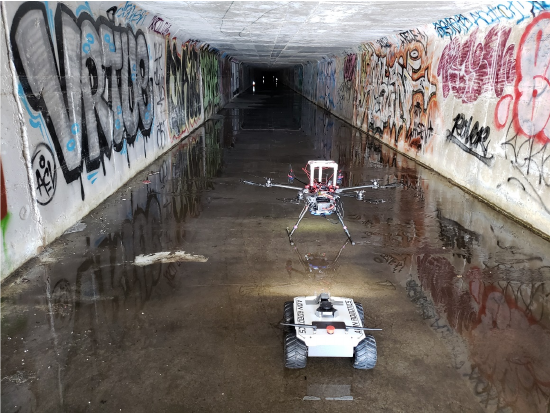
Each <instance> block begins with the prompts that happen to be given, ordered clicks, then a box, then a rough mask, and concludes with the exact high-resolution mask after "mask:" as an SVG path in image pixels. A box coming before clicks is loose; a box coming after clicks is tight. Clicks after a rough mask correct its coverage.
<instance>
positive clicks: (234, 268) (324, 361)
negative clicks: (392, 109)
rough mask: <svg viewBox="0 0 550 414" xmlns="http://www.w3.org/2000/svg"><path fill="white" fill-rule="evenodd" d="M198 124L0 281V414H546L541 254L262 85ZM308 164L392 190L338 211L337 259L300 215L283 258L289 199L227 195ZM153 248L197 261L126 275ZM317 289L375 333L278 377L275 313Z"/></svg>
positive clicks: (400, 162) (347, 202) (549, 275)
mask: <svg viewBox="0 0 550 414" xmlns="http://www.w3.org/2000/svg"><path fill="white" fill-rule="evenodd" d="M215 118H216V119H215V120H213V121H209V123H208V124H207V125H206V128H205V129H204V130H198V131H196V133H195V134H194V135H193V136H192V137H191V138H190V139H189V140H188V141H187V142H186V143H184V144H181V145H179V146H177V147H175V148H174V149H173V150H172V151H170V152H169V153H168V154H167V155H166V156H164V157H162V158H160V159H158V160H156V161H155V162H154V163H153V164H152V165H151V166H150V167H148V168H147V170H146V171H143V172H142V173H140V174H138V175H137V176H136V177H135V178H134V179H133V180H131V181H130V182H129V183H128V185H127V186H126V187H125V188H123V189H122V190H120V191H119V192H117V193H115V194H114V195H113V196H111V197H109V198H108V199H107V200H106V201H105V202H104V203H103V204H102V205H100V206H99V207H98V208H96V209H95V210H94V211H93V212H92V213H91V214H90V215H88V216H87V217H85V218H84V219H83V220H82V224H81V225H79V226H76V227H75V229H73V230H74V231H72V232H70V233H67V234H65V235H64V236H62V237H61V238H59V239H58V240H57V241H56V242H54V243H52V244H51V245H50V246H48V248H47V249H46V250H45V251H44V252H43V253H42V254H41V255H40V256H39V257H38V258H37V259H33V260H31V261H30V262H28V263H27V264H26V265H25V266H23V267H22V268H21V269H19V270H18V271H17V272H15V273H14V274H13V275H12V276H11V277H10V278H9V280H7V281H6V283H4V284H3V287H2V332H1V341H2V403H1V404H2V405H1V407H2V411H5V412H12V411H13V412H17V411H100V412H121V411H122V412H126V411H151V412H152V411H155V412H156V411H217V412H220V411H221V412H225V411H243V412H246V411H269V412H281V411H282V412H286V411H308V412H317V411H322V412H327V411H328V412H339V411H346V412H347V411H349V412H356V411H360V412H370V411H437V412H440V411H445V412H457V411H460V412H471V411H476V412H478V411H547V410H548V395H549V392H550V386H549V385H548V384H549V383H550V382H549V381H550V378H549V373H550V367H549V362H548V355H549V351H550V333H549V329H550V320H549V316H548V315H549V312H548V311H549V303H548V302H549V300H550V299H549V296H550V295H549V294H550V288H549V286H548V282H549V280H550V272H549V269H550V259H549V258H550V254H549V253H550V246H549V244H548V243H547V242H546V241H544V240H542V239H540V238H539V237H537V236H536V235H533V234H531V233H529V232H528V231H527V230H525V229H523V228H522V227H520V226H518V225H517V224H515V223H514V222H512V221H510V220H508V219H506V218H504V217H502V216H500V215H499V214H498V213H496V212H495V211H493V210H492V209H490V208H488V207H487V206H485V205H483V204H481V203H480V202H478V201H476V200H475V199H473V198H471V197H470V196H468V195H466V194H464V193H462V192H461V191H460V190H459V189H457V188H453V187H452V186H451V185H450V184H449V183H448V182H446V181H445V180H443V179H442V178H441V177H439V176H438V175H436V174H435V173H432V172H430V171H427V170H425V169H422V168H420V167H418V166H417V165H415V164H414V162H412V161H410V160H408V159H406V158H404V157H402V156H401V155H399V154H397V153H395V152H394V151H393V150H390V149H388V148H386V147H385V146H383V145H382V144H380V143H378V142H376V141H374V140H372V139H370V138H369V137H367V136H366V135H365V134H363V133H361V132H359V131H357V130H355V129H353V128H352V127H351V126H349V125H347V124H345V123H343V122H341V121H340V120H338V119H336V118H334V117H332V116H331V115H329V114H327V113H326V112H324V111H323V110H321V109H319V108H317V107H315V106H314V105H312V104H311V103H309V102H308V101H306V100H305V99H304V98H302V97H300V96H299V95H297V94H295V93H293V92H291V91H290V90H288V89H284V88H282V87H281V86H280V85H278V86H277V87H275V85H271V84H269V85H257V89H256V91H255V93H254V94H252V92H251V91H249V92H248V93H246V94H243V95H242V96H241V97H240V98H239V99H237V100H236V101H234V102H233V103H231V104H229V105H228V106H227V107H226V108H225V109H224V110H222V111H221V112H220V114H219V115H218V116H216V117H215ZM317 158H327V159H334V160H335V161H337V162H338V163H339V164H340V166H341V167H342V168H343V170H344V185H359V184H362V183H369V180H371V179H381V180H383V182H399V183H402V186H401V187H400V188H397V189H387V190H382V189H380V190H369V191H368V192H367V194H366V195H365V198H366V202H361V201H357V200H354V199H353V198H349V199H348V198H346V199H344V210H345V217H344V220H345V222H346V224H347V226H348V228H349V231H350V233H351V235H352V237H353V238H354V239H355V240H356V242H357V243H356V245H355V246H351V245H350V244H347V245H346V244H345V243H346V237H345V235H344V233H343V231H342V228H341V226H340V225H338V224H333V223H332V222H331V221H332V220H330V221H329V220H326V219H324V218H320V217H313V216H310V215H308V216H306V218H305V219H304V221H303V222H302V224H301V225H300V227H299V229H298V231H297V232H296V234H295V240H296V245H295V246H291V245H290V244H289V242H288V239H287V237H286V232H285V228H286V227H290V226H292V225H293V224H294V223H295V221H296V219H297V216H298V214H299V211H300V209H301V207H300V206H297V205H295V204H291V203H285V202H284V201H282V199H285V198H288V197H293V196H294V195H295V194H294V193H293V192H292V191H287V190H283V189H275V188H270V189H267V188H260V187H254V186H247V185H245V184H243V183H241V182H240V180H241V179H248V180H254V181H257V182H262V181H263V177H267V176H269V177H272V178H274V179H276V180H277V181H279V182H282V183H284V182H285V180H286V175H287V173H288V169H289V164H291V165H292V167H293V169H294V171H295V172H296V173H297V176H299V177H302V178H303V176H301V175H300V169H301V167H302V166H305V164H306V162H307V161H308V160H309V159H317ZM329 218H330V217H329ZM342 246H344V248H343V249H342ZM341 249H342V250H341ZM340 250H341V253H340ZM172 251H174V252H175V251H177V252H185V254H187V255H189V257H191V258H192V257H195V256H197V257H198V256H201V257H205V258H207V259H208V260H207V261H203V260H196V261H193V260H192V259H190V261H189V260H185V261H178V262H173V263H155V264H151V265H149V266H136V265H135V264H134V260H135V258H136V257H138V256H140V255H147V254H152V253H159V252H172ZM339 253H340V254H339ZM182 254H183V253H182ZM306 254H310V255H311V256H312V257H316V258H317V259H318V260H321V259H322V258H323V257H325V258H328V259H327V260H328V261H329V262H330V263H329V264H330V266H329V268H328V269H324V270H323V271H322V272H318V271H313V272H310V271H309V267H308V266H307V262H305V259H304V257H305V255H306ZM323 254H324V255H325V256H323ZM338 254H339V256H338ZM186 257H188V256H186ZM336 257H338V258H337V260H336V261H334V258H336ZM323 291H328V292H330V293H331V294H332V295H335V296H349V297H352V298H354V299H355V300H356V301H359V302H361V303H362V304H363V306H364V309H365V319H366V324H367V325H368V326H371V327H379V328H382V329H383V331H381V332H376V333H374V336H375V338H376V341H377V344H378V363H377V365H376V367H375V368H374V369H373V370H369V371H359V370H354V369H353V367H352V364H351V361H350V360H349V359H347V358H310V359H309V360H308V365H307V368H305V369H301V370H289V369H286V368H284V363H283V345H282V344H283V332H282V329H281V327H280V325H279V322H280V321H281V319H282V311H283V303H284V302H285V301H287V300H290V299H291V298H292V297H294V296H298V295H312V294H314V293H320V292H323Z"/></svg>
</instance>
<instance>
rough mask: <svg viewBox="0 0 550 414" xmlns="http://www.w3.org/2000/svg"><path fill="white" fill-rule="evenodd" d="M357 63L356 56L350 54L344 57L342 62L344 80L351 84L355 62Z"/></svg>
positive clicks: (353, 78)
mask: <svg viewBox="0 0 550 414" xmlns="http://www.w3.org/2000/svg"><path fill="white" fill-rule="evenodd" d="M356 61H357V55H356V54H351V55H347V56H346V60H345V61H344V80H346V81H348V82H353V81H354V80H355V62H356Z"/></svg>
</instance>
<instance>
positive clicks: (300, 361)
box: [281, 293, 381, 369]
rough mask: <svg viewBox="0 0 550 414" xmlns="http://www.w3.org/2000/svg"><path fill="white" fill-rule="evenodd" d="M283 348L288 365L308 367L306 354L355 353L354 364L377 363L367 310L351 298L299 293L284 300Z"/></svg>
mask: <svg viewBox="0 0 550 414" xmlns="http://www.w3.org/2000/svg"><path fill="white" fill-rule="evenodd" d="M281 325H283V326H284V331H285V338H284V351H285V366H286V367H287V368H305V366H306V363H307V357H352V358H353V367H354V368H357V369H372V368H374V366H375V365H376V341H375V340H374V337H373V336H372V335H368V334H366V333H365V331H381V329H377V328H365V327H364V311H363V306H362V305H361V304H360V303H356V302H354V300H353V299H350V298H341V297H332V298H331V297H330V294H328V293H321V294H320V295H319V296H298V297H296V298H294V301H289V302H285V307H284V322H281Z"/></svg>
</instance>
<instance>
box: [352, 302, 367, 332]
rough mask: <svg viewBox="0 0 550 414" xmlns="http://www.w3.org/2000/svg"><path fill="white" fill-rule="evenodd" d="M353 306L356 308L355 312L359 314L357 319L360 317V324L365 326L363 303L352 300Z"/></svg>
mask: <svg viewBox="0 0 550 414" xmlns="http://www.w3.org/2000/svg"><path fill="white" fill-rule="evenodd" d="M354 303H355V307H356V308H357V313H358V314H359V319H361V325H363V326H365V311H364V310H363V305H361V304H360V303H359V302H354Z"/></svg>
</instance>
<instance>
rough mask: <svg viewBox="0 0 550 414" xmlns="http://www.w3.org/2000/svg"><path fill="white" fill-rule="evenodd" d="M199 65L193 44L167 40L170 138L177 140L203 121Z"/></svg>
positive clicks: (197, 53) (197, 54) (167, 92)
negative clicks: (179, 43) (181, 43)
mask: <svg viewBox="0 0 550 414" xmlns="http://www.w3.org/2000/svg"><path fill="white" fill-rule="evenodd" d="M199 65H200V62H199V52H198V50H197V48H196V45H195V44H194V43H191V42H186V43H184V44H183V45H181V47H180V46H179V45H178V43H177V40H176V39H167V40H166V97H167V104H168V126H169V130H170V138H171V139H172V140H177V139H180V138H181V137H182V136H183V135H184V134H186V133H187V132H189V131H191V130H193V129H194V128H195V127H196V126H197V125H198V124H199V122H200V121H201V119H202V107H201V92H200V77H199V76H200V66H199Z"/></svg>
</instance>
